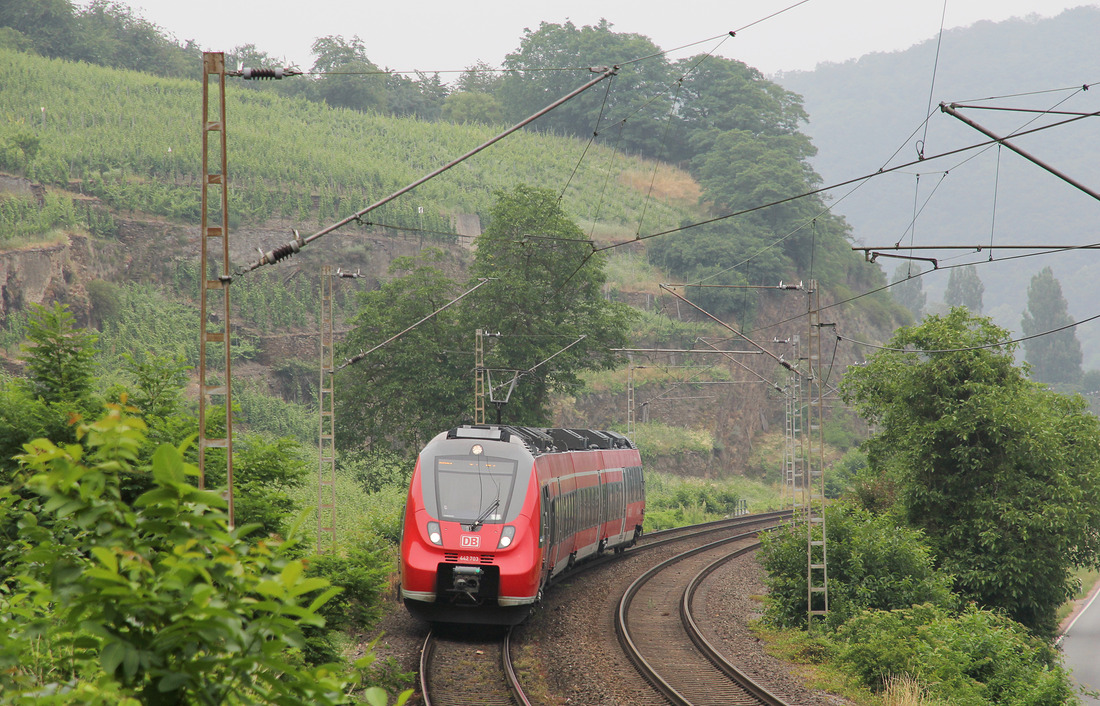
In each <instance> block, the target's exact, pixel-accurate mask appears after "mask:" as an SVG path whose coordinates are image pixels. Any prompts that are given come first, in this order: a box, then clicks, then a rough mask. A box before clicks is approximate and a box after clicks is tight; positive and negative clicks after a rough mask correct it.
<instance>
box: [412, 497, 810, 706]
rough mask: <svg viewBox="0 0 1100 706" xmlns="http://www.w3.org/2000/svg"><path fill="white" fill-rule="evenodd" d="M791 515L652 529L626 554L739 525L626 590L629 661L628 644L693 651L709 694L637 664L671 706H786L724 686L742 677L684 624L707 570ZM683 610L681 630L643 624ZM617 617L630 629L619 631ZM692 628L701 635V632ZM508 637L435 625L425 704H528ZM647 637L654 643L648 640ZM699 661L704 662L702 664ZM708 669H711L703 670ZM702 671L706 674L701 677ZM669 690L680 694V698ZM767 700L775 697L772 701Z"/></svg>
mask: <svg viewBox="0 0 1100 706" xmlns="http://www.w3.org/2000/svg"><path fill="white" fill-rule="evenodd" d="M789 515H790V512H789V511H787V512H775V513H764V514H759V515H745V516H740V517H736V518H732V519H725V520H718V521H716V522H710V523H705V524H702V525H692V526H689V527H681V528H676V529H672V530H663V531H660V532H654V533H652V534H648V535H644V536H643V537H642V538H641V539H640V540H639V543H638V545H637V546H635V547H633V548H632V549H630V550H629V551H628V552H627V553H628V555H637V554H639V553H642V552H646V551H648V550H652V549H656V548H658V547H664V546H667V545H669V544H672V543H676V542H683V541H690V540H692V539H699V538H700V537H706V536H707V535H711V534H718V533H722V532H729V531H730V530H731V529H735V530H742V531H741V532H739V533H738V534H735V535H734V536H732V537H723V538H721V539H719V540H717V541H714V542H711V543H709V544H706V545H704V546H703V547H697V548H694V549H691V550H688V551H687V552H684V553H682V554H679V555H677V556H676V557H673V558H672V559H669V560H668V561H665V562H663V563H661V564H659V565H658V566H656V567H654V568H653V569H651V570H650V571H648V572H646V574H644V575H643V576H642V577H640V578H639V579H638V580H637V581H635V583H634V584H633V585H632V586H631V587H630V589H628V591H627V594H629V595H630V598H627V595H626V594H624V598H623V600H624V601H625V603H626V608H623V607H620V610H619V616H617V619H616V629H617V630H621V632H620V642H622V643H623V645H624V650H626V651H627V653H628V656H630V659H631V660H632V661H634V662H635V664H636V665H637V664H639V662H638V661H636V660H635V657H633V656H631V655H630V649H629V648H628V647H627V645H628V644H634V645H641V646H643V651H644V653H645V654H649V655H654V654H657V655H660V654H661V653H662V652H665V653H669V654H675V655H677V657H676V658H675V659H673V662H675V661H676V659H679V658H680V655H681V654H682V652H683V651H685V650H686V651H688V652H690V654H691V659H692V660H694V661H693V662H692V666H691V667H689V668H688V670H689V674H695V675H696V676H697V677H698V678H697V679H695V682H697V683H699V684H702V689H701V693H702V694H704V695H707V694H709V696H708V697H707V698H704V699H703V700H685V699H684V698H683V695H681V694H680V690H684V691H685V693H687V692H689V691H690V689H686V688H685V687H682V686H678V687H671V689H670V690H666V689H664V688H662V687H661V686H660V684H662V683H668V684H679V683H680V681H679V679H678V678H677V677H676V676H674V675H671V672H670V671H669V666H668V665H667V664H665V666H663V667H657V668H656V672H653V673H654V674H656V673H657V672H659V673H660V674H664V675H665V676H652V675H651V674H650V673H647V672H646V670H645V669H644V668H642V667H639V670H640V671H641V672H642V674H643V675H644V676H645V677H646V679H647V680H648V681H649V682H650V683H651V684H653V685H654V686H655V687H656V688H657V689H658V691H659V692H660V693H661V694H663V695H664V697H665V698H666V699H668V700H669V701H670V702H671V703H673V704H705V703H724V704H767V705H769V706H782V705H783V704H784V702H783V701H781V700H779V699H778V698H776V697H774V696H772V695H770V694H768V693H767V692H766V691H765V690H764V689H763V688H761V687H759V686H757V685H755V684H752V682H751V680H748V679H747V677H745V680H747V681H748V684H749V686H742V687H730V686H722V687H719V686H718V685H719V684H723V685H731V684H732V683H733V680H734V679H736V676H730V675H737V674H739V672H737V670H736V668H734V667H732V665H728V666H726V667H722V668H719V667H715V666H714V664H715V663H717V664H721V663H722V662H724V660H722V658H721V657H720V656H717V655H718V651H717V650H715V649H714V648H713V647H710V646H709V644H710V643H709V642H708V641H707V640H706V638H705V637H703V636H702V635H701V634H697V636H696V637H695V638H690V637H688V635H690V634H691V630H690V629H689V628H685V627H682V625H684V624H687V625H695V618H694V617H693V615H692V608H691V605H692V604H691V600H692V597H693V596H694V594H695V591H696V590H697V589H698V587H699V585H700V584H701V583H702V582H703V581H704V580H705V577H706V575H707V574H709V573H710V572H712V571H714V570H715V569H716V568H717V567H718V566H720V565H721V564H722V563H724V562H725V561H728V560H730V559H732V558H734V557H735V556H739V555H741V554H745V553H747V552H750V551H752V550H753V549H755V548H756V547H757V546H759V545H758V544H757V543H755V542H753V541H752V539H751V538H753V537H755V536H756V534H757V533H758V532H760V531H762V530H765V529H768V528H770V527H773V526H775V525H777V524H778V523H780V522H781V521H782V520H783V519H785V518H786V517H789ZM731 542H741V543H742V544H745V543H749V545H748V546H742V547H739V548H737V549H735V550H733V551H730V550H729V549H728V548H727V545H729V544H730V543H731ZM611 561H615V557H614V556H612V555H607V556H604V557H600V558H597V559H595V560H593V561H589V562H586V563H584V564H581V565H579V566H577V567H576V568H575V569H574V570H572V571H570V572H568V573H567V574H566V576H567V577H576V576H578V575H579V574H581V573H585V572H589V571H592V570H594V569H596V568H599V567H601V566H604V565H605V564H606V563H608V562H611ZM683 562H691V563H692V565H693V566H695V567H696V570H692V571H688V570H686V569H683V565H684V564H683ZM676 565H680V566H681V568H680V569H678V570H676V571H675V572H674V573H675V574H684V576H683V577H682V578H676V579H673V578H671V576H672V574H668V573H665V572H664V571H658V570H660V569H669V568H670V567H674V566H676ZM700 567H701V568H700ZM658 574H661V576H660V578H658V579H657V580H654V578H655V577H657V576H658ZM647 577H648V578H647ZM647 584H649V586H650V590H653V589H656V588H657V587H659V586H664V587H665V589H666V590H665V593H668V595H669V596H670V597H668V598H665V599H662V600H663V601H664V602H663V603H662V604H661V605H662V607H661V608H660V609H653V608H652V606H653V605H654V604H651V603H649V601H651V600H656V597H655V596H656V594H653V595H648V594H646V593H644V591H645V590H646V589H645V586H646V585H647ZM670 587H671V588H670ZM639 595H642V598H639ZM631 603H633V605H634V606H635V608H637V607H638V606H643V607H645V609H644V610H642V611H641V612H640V613H639V611H638V610H635V611H634V612H633V615H634V616H635V617H632V618H631V617H628V616H630V615H631V611H630V610H629V606H630V604H631ZM677 603H680V604H682V607H679V606H677ZM621 605H622V604H621ZM666 606H667V607H666ZM681 610H682V611H683V615H684V616H685V618H684V619H683V623H680V625H681V627H679V628H676V627H675V626H672V627H671V628H670V627H668V626H666V627H664V628H658V629H657V631H656V632H653V631H651V630H650V629H649V628H646V627H644V626H645V625H647V624H649V623H650V622H651V621H650V620H649V619H647V618H645V617H644V616H645V615H646V614H651V615H652V617H654V618H658V619H664V622H667V621H668V620H670V619H671V617H670V616H672V615H680V613H681ZM639 616H642V617H639ZM620 622H622V623H623V625H624V626H625V627H622V628H620V627H619V623H620ZM695 632H698V631H697V629H696V630H695ZM623 635H626V636H627V638H626V639H625V640H624V639H623V637H622V636H623ZM670 635H675V636H676V637H675V638H674V637H672V636H670ZM510 638H511V630H507V631H501V630H495V631H494V630H488V631H486V630H480V629H472V628H468V627H467V626H458V627H457V629H456V628H450V629H448V630H446V631H441V630H437V629H435V628H433V629H432V630H431V631H430V632H429V634H428V636H427V638H426V639H425V641H424V645H423V647H422V649H421V659H420V688H421V694H422V700H423V701H422V702H423V703H424V704H425V706H448V705H459V704H462V705H467V704H489V705H497V704H501V705H504V704H507V705H509V706H530V703H531V702H530V701H529V700H528V697H527V696H526V695H525V694H524V691H523V687H522V685H521V684H520V683H519V680H518V678H517V677H516V673H515V670H514V668H513V667H512V662H511V656H510ZM693 639H694V640H697V641H698V642H695V643H693V642H692V641H691V640H693ZM650 641H656V642H653V643H651V642H650ZM647 644H650V647H649V648H645V647H644V646H645V645H647ZM695 645H698V647H695ZM708 649H709V651H710V653H711V654H712V655H716V657H709V658H708V657H704V656H703V653H702V652H700V651H703V652H706V651H708ZM685 659H686V658H685ZM708 659H715V660H716V662H715V663H712V662H710V661H708ZM641 661H642V663H645V664H656V663H657V662H655V660H653V659H652V658H642V660H641ZM701 665H705V667H704V666H701ZM704 669H706V670H707V671H704ZM704 674H705V675H706V676H705V677H704V676H702V675H704ZM731 689H732V690H731ZM670 694H676V696H672V695H670ZM754 694H758V695H754ZM768 697H770V698H771V699H773V700H767V698H768ZM695 698H696V699H699V698H700V697H699V696H696V697H695ZM708 699H709V700H708Z"/></svg>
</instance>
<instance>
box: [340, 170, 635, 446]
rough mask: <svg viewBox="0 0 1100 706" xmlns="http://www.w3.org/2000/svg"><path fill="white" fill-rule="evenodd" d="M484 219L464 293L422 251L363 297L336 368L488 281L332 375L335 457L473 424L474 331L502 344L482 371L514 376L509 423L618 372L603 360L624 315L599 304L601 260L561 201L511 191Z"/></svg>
mask: <svg viewBox="0 0 1100 706" xmlns="http://www.w3.org/2000/svg"><path fill="white" fill-rule="evenodd" d="M489 218H490V222H489V226H488V227H487V228H486V230H485V232H484V233H483V234H482V235H481V236H480V237H479V238H478V244H477V253H476V254H475V256H474V262H473V264H472V265H471V267H470V279H469V281H467V282H466V284H465V285H461V284H459V283H458V282H455V281H454V280H452V279H451V278H449V277H448V276H447V275H446V274H445V273H444V271H443V268H444V266H445V265H446V264H447V263H445V262H444V261H443V255H442V253H439V252H425V253H422V254H421V255H420V256H419V257H417V258H415V259H412V258H403V259H399V260H395V261H394V265H393V267H392V268H391V271H392V272H393V273H394V274H396V275H399V276H397V277H396V278H395V279H393V280H392V281H390V282H388V283H386V284H384V285H383V286H382V287H381V288H380V289H378V290H377V291H373V292H369V293H366V294H364V295H363V297H362V300H361V302H362V303H361V306H360V310H359V313H358V314H357V315H356V318H355V320H354V322H353V323H354V326H355V328H354V329H353V330H352V331H351V332H350V333H349V334H348V336H347V337H346V339H345V343H344V344H343V345H342V347H341V348H340V354H341V357H349V356H351V355H352V354H354V353H357V352H358V351H361V350H365V349H368V348H371V347H373V346H374V345H376V344H378V343H380V342H382V341H384V340H386V339H387V338H389V337H390V336H392V335H394V334H396V333H398V332H400V331H402V330H403V329H405V328H407V327H408V326H410V325H412V324H414V323H416V322H417V321H419V320H421V319H423V318H425V317H426V316H428V315H429V314H431V313H432V312H433V311H436V310H437V309H439V308H441V307H443V306H444V305H445V304H447V303H448V302H450V301H451V300H453V299H454V298H455V297H456V296H458V295H459V294H460V293H462V292H463V291H466V290H468V289H471V288H472V287H473V286H474V285H475V284H477V281H478V279H479V278H491V280H492V281H491V282H489V283H488V284H485V285H483V286H482V287H481V288H479V289H478V290H476V291H475V292H473V293H472V294H470V295H469V297H468V298H467V299H464V300H463V301H462V302H461V303H460V304H457V305H455V306H452V307H450V308H448V309H446V310H445V311H443V312H441V313H439V314H438V315H436V316H434V317H432V318H431V319H429V320H427V321H425V322H424V323H423V324H421V325H419V326H417V327H416V328H413V329H412V330H410V331H409V332H408V333H407V334H405V335H404V336H403V337H402V338H400V339H398V340H396V341H394V342H393V343H391V344H389V345H388V346H386V347H385V348H382V349H379V350H377V351H375V352H373V353H371V354H370V355H369V356H367V357H365V358H363V359H362V360H361V361H359V362H357V363H355V364H354V365H349V366H348V367H347V368H344V369H343V370H341V371H339V372H337V373H336V375H337V378H338V382H339V389H340V391H341V392H340V394H339V395H338V396H337V398H336V402H337V404H338V405H339V406H340V409H339V412H338V414H337V419H338V420H339V422H338V423H339V425H340V426H339V428H338V429H337V433H336V438H337V442H338V443H339V444H341V447H342V448H357V447H363V446H367V445H371V444H375V443H379V444H380V445H382V446H387V445H388V446H391V447H395V448H397V449H405V450H416V449H417V448H418V447H419V446H420V445H422V444H423V443H424V442H425V441H427V440H428V439H430V438H431V437H432V436H433V435H435V434H437V433H438V432H440V431H442V430H444V429H446V428H448V427H451V426H454V425H456V424H459V423H464V422H471V421H473V420H472V417H473V408H474V398H473V392H474V385H473V349H474V333H475V331H476V330H477V329H479V328H480V329H485V330H488V331H491V332H493V333H499V334H500V337H499V338H494V339H493V345H492V346H491V347H490V348H489V350H487V351H486V360H485V364H486V366H487V367H489V368H491V369H495V370H498V371H499V370H509V371H515V372H516V373H517V374H519V378H518V383H517V387H516V390H515V393H514V394H513V395H512V397H511V399H510V400H509V403H508V405H507V407H506V408H505V409H504V412H503V416H502V420H503V421H505V422H507V423H511V424H533V425H546V424H548V423H549V421H550V412H549V397H550V394H551V393H554V392H570V391H574V390H576V389H577V388H578V387H579V386H580V385H581V382H580V379H579V377H578V375H579V373H580V372H581V371H584V370H594V369H601V368H605V367H609V366H611V365H613V364H614V363H615V362H616V357H615V356H614V354H612V353H611V352H610V349H611V348H618V347H622V346H623V345H624V344H625V342H626V340H627V333H628V329H629V320H630V316H631V313H630V311H631V310H630V309H629V307H627V306H626V305H624V304H619V303H615V302H609V301H607V300H606V299H605V298H604V296H603V291H602V288H603V284H604V282H605V280H606V275H605V274H604V271H603V265H604V261H603V259H602V258H601V257H600V256H598V255H593V253H592V250H591V247H590V246H589V244H588V241H587V239H586V238H585V237H584V234H583V233H582V232H581V230H580V228H578V227H577V225H576V224H574V223H573V222H572V221H570V220H569V219H568V217H566V215H565V214H564V213H563V212H562V210H561V207H560V205H559V204H558V202H557V195H556V194H555V193H554V192H552V191H550V190H547V189H536V188H532V187H527V186H519V187H516V188H515V189H513V190H512V191H508V192H504V193H500V194H498V195H497V200H496V202H495V203H494V204H493V206H492V208H491V209H490V212H489ZM582 337H583V338H582ZM563 349H565V350H563ZM501 379H508V380H510V379H511V375H510V374H508V373H498V375H497V376H496V377H495V378H494V382H499V381H500V380H501ZM490 421H491V420H490Z"/></svg>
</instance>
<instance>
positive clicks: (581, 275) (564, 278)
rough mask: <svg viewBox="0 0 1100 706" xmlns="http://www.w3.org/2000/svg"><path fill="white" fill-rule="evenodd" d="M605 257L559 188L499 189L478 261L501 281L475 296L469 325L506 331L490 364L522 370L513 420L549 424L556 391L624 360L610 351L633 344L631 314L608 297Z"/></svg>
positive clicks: (477, 273)
mask: <svg viewBox="0 0 1100 706" xmlns="http://www.w3.org/2000/svg"><path fill="white" fill-rule="evenodd" d="M604 263H605V261H604V257H603V256H602V255H601V254H598V253H593V252H592V248H591V245H590V244H589V242H588V239H587V238H586V237H585V235H584V232H583V231H581V229H580V228H579V227H578V226H577V225H576V224H575V223H573V222H572V221H571V220H570V219H569V217H568V216H567V215H566V214H565V212H564V211H563V210H562V208H561V204H560V203H559V201H558V196H557V194H556V193H555V192H553V191H551V190H549V189H542V188H536V187H530V186H522V185H521V186H517V187H515V188H514V189H512V190H511V191H508V192H502V193H498V194H497V199H496V201H495V203H494V204H493V207H492V208H491V209H490V211H489V225H488V227H487V228H486V229H485V232H484V233H482V235H481V236H480V237H479V238H478V241H477V253H476V255H475V256H474V263H473V265H472V266H471V268H470V276H471V277H472V278H478V277H489V278H492V279H493V280H494V281H493V282H492V283H491V284H489V285H487V286H486V287H484V288H482V289H481V290H479V291H478V293H477V294H478V296H477V297H476V298H475V299H474V300H473V301H472V302H471V306H470V320H471V323H472V325H471V330H473V329H474V328H482V329H486V330H489V331H493V332H499V333H500V334H501V338H500V339H499V344H498V345H496V346H494V348H493V349H492V350H491V351H489V352H487V354H486V366H488V367H491V368H506V369H511V370H515V371H519V372H520V376H521V377H520V379H519V382H518V385H517V388H516V391H515V393H514V395H513V398H512V400H511V401H510V403H509V405H508V407H507V411H506V413H505V416H504V419H505V420H507V421H508V422H509V423H513V424H543V425H545V424H548V423H549V422H550V411H549V402H550V394H551V393H555V392H557V393H569V392H574V391H576V390H577V389H579V388H580V387H581V384H582V383H581V381H580V379H579V377H578V373H579V372H581V371H584V370H599V369H605V368H610V367H612V366H614V365H615V364H616V363H617V362H618V360H617V356H616V355H615V354H613V353H611V352H610V349H612V348H621V347H623V346H624V345H625V343H626V341H627V334H628V333H629V323H630V319H631V316H632V312H631V309H630V308H629V307H627V306H626V305H625V304H622V303H619V302H609V301H607V299H605V298H604V296H603V285H604V282H606V280H607V276H606V274H605V273H604ZM582 337H583V339H582ZM563 349H564V350H563ZM551 358H552V360H551Z"/></svg>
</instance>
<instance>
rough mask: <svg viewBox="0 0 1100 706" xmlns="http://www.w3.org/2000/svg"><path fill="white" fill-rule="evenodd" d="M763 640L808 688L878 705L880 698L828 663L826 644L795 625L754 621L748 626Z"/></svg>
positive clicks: (863, 705) (767, 649)
mask: <svg viewBox="0 0 1100 706" xmlns="http://www.w3.org/2000/svg"><path fill="white" fill-rule="evenodd" d="M749 627H750V628H751V629H752V631H753V633H755V634H756V636H757V637H759V638H760V639H761V640H762V641H763V642H764V649H765V651H766V652H767V653H768V654H769V655H771V656H772V657H775V658H776V659H781V660H783V661H784V662H788V663H790V664H792V665H794V666H793V668H792V670H791V673H792V674H794V675H795V676H796V677H798V678H799V679H801V680H802V682H803V684H805V685H806V686H808V687H809V688H811V689H818V690H820V691H825V692H828V693H830V694H835V695H837V696H842V697H844V698H846V699H849V700H851V701H852V702H854V703H856V704H859V706H882V705H883V704H884V703H886V702H884V701H882V700H881V699H880V698H879V697H876V696H874V695H873V694H872V693H871V692H870V690H868V689H865V688H863V687H860V686H858V685H857V684H855V683H853V680H852V679H851V678H850V677H849V676H848V675H847V674H845V673H844V672H842V671H841V670H840V669H838V668H837V667H835V666H833V665H832V664H831V663H830V662H829V643H828V642H827V641H826V640H824V639H822V638H819V637H814V636H811V635H809V634H808V633H806V632H805V631H803V630H798V629H795V628H786V629H781V628H773V627H769V626H766V625H764V624H763V623H762V622H760V621H756V622H755V623H753V624H752V625H750V626H749Z"/></svg>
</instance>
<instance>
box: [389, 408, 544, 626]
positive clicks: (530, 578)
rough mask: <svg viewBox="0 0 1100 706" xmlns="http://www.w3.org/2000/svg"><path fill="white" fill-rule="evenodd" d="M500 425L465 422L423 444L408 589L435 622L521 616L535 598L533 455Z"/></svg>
mask: <svg viewBox="0 0 1100 706" xmlns="http://www.w3.org/2000/svg"><path fill="white" fill-rule="evenodd" d="M507 437H508V433H507V431H505V430H503V429H502V428H500V427H459V428H458V429H454V430H451V432H449V433H443V434H440V435H439V436H437V437H436V438H435V439H433V440H432V441H431V442H430V443H429V444H428V445H427V446H426V447H425V448H424V450H423V451H422V452H421V454H420V457H419V458H418V460H417V467H416V470H415V471H414V473H413V479H412V483H411V484H410V488H409V497H408V501H407V503H406V507H405V522H404V527H403V530H402V540H401V593H402V597H403V599H404V601H405V605H406V607H407V608H408V610H409V612H410V613H412V614H413V615H414V616H416V617H418V618H421V619H423V620H427V621H431V622H452V623H495V624H516V623H519V622H521V621H522V620H523V619H524V618H525V617H526V615H527V613H528V612H529V611H530V607H531V605H532V604H533V603H534V602H535V601H536V600H537V598H538V595H539V588H540V585H541V583H542V581H541V579H542V576H541V570H542V563H543V562H542V554H541V552H542V543H543V542H544V541H545V537H543V536H540V525H541V522H540V517H539V514H538V507H539V504H538V486H537V483H536V480H535V476H534V473H533V467H534V457H533V456H532V455H531V454H530V452H529V451H528V450H527V449H526V447H525V446H524V445H523V444H521V443H517V442H512V441H510V440H506V439H507Z"/></svg>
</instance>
